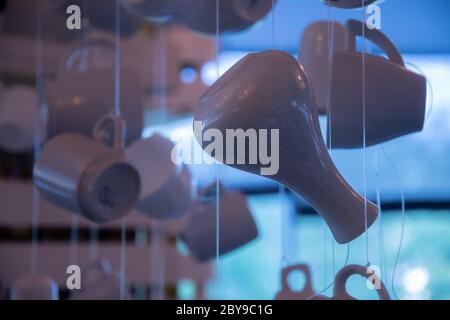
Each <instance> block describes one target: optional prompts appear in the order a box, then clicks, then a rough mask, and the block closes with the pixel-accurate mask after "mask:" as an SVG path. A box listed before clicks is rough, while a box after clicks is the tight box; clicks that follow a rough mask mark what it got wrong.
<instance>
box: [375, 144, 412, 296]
mask: <svg viewBox="0 0 450 320" xmlns="http://www.w3.org/2000/svg"><path fill="white" fill-rule="evenodd" d="M380 148H381V150H382V151H383V154H384V156H385V157H386V159H387V160H388V162H389V163H390V165H391V166H392V169H393V170H394V175H395V177H396V178H397V181H398V183H399V187H400V197H401V203H402V217H401V220H402V222H401V224H402V225H401V229H400V241H399V244H398V248H397V253H396V255H395V261H394V267H393V268H392V275H391V289H392V293H393V294H394V297H395V298H396V299H397V300H400V299H399V297H398V295H397V292H396V290H395V275H396V271H397V266H398V262H399V259H400V253H401V250H402V245H403V238H404V233H405V223H406V210H405V193H404V187H403V182H402V178H401V176H400V174H399V171H398V169H397V166H396V165H395V163H394V161H392V159H391V157H390V156H389V155H388V154H387V152H386V150H385V149H384V148H383V146H380Z"/></svg>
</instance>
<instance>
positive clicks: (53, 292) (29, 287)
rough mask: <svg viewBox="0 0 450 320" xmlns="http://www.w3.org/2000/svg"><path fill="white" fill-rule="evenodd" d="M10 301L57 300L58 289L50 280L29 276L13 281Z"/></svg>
mask: <svg viewBox="0 0 450 320" xmlns="http://www.w3.org/2000/svg"><path fill="white" fill-rule="evenodd" d="M10 298H11V300H58V299H59V289H58V285H57V284H56V282H54V281H53V280H52V279H50V278H48V277H46V276H43V275H38V274H30V275H27V276H24V277H22V278H20V279H18V280H17V281H15V282H14V283H13V284H12V286H11V293H10Z"/></svg>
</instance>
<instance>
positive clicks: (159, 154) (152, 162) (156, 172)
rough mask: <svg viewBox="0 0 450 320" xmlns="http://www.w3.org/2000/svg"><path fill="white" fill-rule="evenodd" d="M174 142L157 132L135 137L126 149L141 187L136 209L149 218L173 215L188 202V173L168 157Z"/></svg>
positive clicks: (185, 206) (177, 214) (163, 217)
mask: <svg viewBox="0 0 450 320" xmlns="http://www.w3.org/2000/svg"><path fill="white" fill-rule="evenodd" d="M174 147H175V146H174V144H173V143H172V142H171V141H170V140H168V139H166V138H164V137H162V136H161V135H159V134H154V135H152V136H151V137H150V138H147V139H143V140H139V141H136V142H135V143H133V144H132V145H131V146H129V147H128V148H127V150H126V154H127V159H128V160H129V161H130V163H132V164H133V165H134V166H135V167H136V169H137V170H138V172H139V176H140V177H141V182H142V188H141V192H140V196H139V202H138V204H137V206H136V209H137V210H138V211H139V212H141V213H143V214H145V215H147V216H149V217H153V218H157V219H173V218H178V217H179V216H180V215H181V214H183V213H184V212H185V211H186V209H187V208H188V207H189V205H190V204H191V189H190V174H189V170H188V168H187V167H186V166H181V167H177V166H176V165H175V164H174V163H173V162H172V159H171V155H172V150H173V149H174Z"/></svg>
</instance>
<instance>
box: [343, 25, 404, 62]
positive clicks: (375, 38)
mask: <svg viewBox="0 0 450 320" xmlns="http://www.w3.org/2000/svg"><path fill="white" fill-rule="evenodd" d="M363 28H364V36H365V37H366V38H367V39H369V40H370V41H372V42H373V43H375V44H376V45H378V46H379V47H380V48H381V49H382V50H383V51H384V52H385V53H386V54H387V56H388V58H389V60H390V61H392V62H394V63H396V64H398V65H400V66H402V67H405V62H404V61H403V57H402V55H401V54H400V52H399V51H398V49H397V48H396V47H395V45H394V44H393V43H392V41H391V40H389V38H388V37H387V36H386V35H385V34H384V33H382V32H381V31H380V30H378V29H369V28H368V27H367V25H366V24H365V23H363V22H361V21H358V20H353V19H351V20H348V21H347V29H348V31H349V35H350V41H349V49H350V50H353V51H355V50H356V37H357V36H362V35H363ZM352 38H353V39H352Z"/></svg>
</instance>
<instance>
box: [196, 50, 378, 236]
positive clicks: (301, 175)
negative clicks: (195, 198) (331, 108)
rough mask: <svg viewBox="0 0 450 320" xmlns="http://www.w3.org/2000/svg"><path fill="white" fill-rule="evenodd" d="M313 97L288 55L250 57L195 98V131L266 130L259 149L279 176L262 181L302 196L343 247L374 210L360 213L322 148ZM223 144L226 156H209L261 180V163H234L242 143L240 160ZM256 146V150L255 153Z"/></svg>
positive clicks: (371, 219) (356, 196) (356, 198)
mask: <svg viewBox="0 0 450 320" xmlns="http://www.w3.org/2000/svg"><path fill="white" fill-rule="evenodd" d="M312 92H313V91H312V88H311V84H310V82H309V79H308V77H307V75H306V73H305V71H304V69H303V67H302V66H301V65H300V63H299V62H298V61H297V59H295V58H294V57H292V56H291V55H289V54H287V53H284V52H281V51H265V52H260V53H253V54H249V55H247V56H246V57H244V58H243V59H241V60H240V61H239V62H237V63H236V64H235V65H234V66H233V67H231V68H230V69H229V70H228V71H227V72H226V73H225V74H224V75H223V76H222V77H220V78H219V79H218V80H217V81H216V82H215V83H214V84H213V85H212V86H211V87H210V88H209V89H208V90H207V92H206V93H205V94H204V95H203V97H201V98H200V100H199V105H198V107H197V109H196V111H195V116H194V120H195V121H196V122H195V123H194V126H195V127H197V126H196V124H197V123H199V122H200V125H199V127H201V132H202V136H203V135H204V134H205V132H208V130H209V129H216V130H214V131H217V130H218V131H219V132H220V133H221V135H222V137H226V136H227V134H226V132H227V130H236V129H242V130H244V131H247V130H257V132H259V135H261V134H264V132H263V133H261V131H260V130H261V129H265V130H267V131H266V134H265V135H266V136H267V135H268V133H269V132H271V134H270V137H266V140H265V142H264V141H263V143H262V146H263V147H265V149H266V151H267V150H272V152H273V153H275V156H273V157H272V158H273V160H274V161H276V160H279V161H278V162H279V170H278V171H277V172H274V174H272V175H267V178H270V179H273V180H276V181H278V182H281V183H283V184H284V185H286V186H287V187H289V188H290V189H292V190H293V191H294V192H296V193H297V194H298V195H300V196H301V197H303V198H304V199H305V200H306V201H307V202H308V203H309V204H310V205H311V206H312V207H313V208H314V209H315V210H316V211H317V212H318V213H319V214H320V215H321V216H322V217H323V218H324V219H325V221H326V223H327V225H328V226H329V228H330V229H331V231H332V233H333V235H334V237H335V239H336V241H338V242H339V243H347V242H349V241H352V240H353V239H355V238H356V237H358V236H359V235H361V234H362V233H363V232H364V231H365V227H366V222H367V227H369V226H370V225H371V224H372V223H373V222H374V221H375V219H376V217H377V213H378V209H377V207H376V206H375V205H374V204H372V203H371V202H367V207H366V208H367V211H365V204H364V202H365V201H367V200H365V199H364V198H363V197H361V196H360V195H359V194H358V193H357V192H356V191H355V190H353V189H352V188H351V186H350V185H349V184H348V183H347V182H346V181H345V179H344V178H343V177H342V176H341V175H340V174H339V172H338V170H337V169H336V167H335V165H334V164H333V161H332V159H331V157H330V155H329V154H328V151H327V149H326V146H325V144H324V142H323V137H322V134H321V131H320V126H319V119H318V114H317V110H316V106H315V103H314V97H313V93H312ZM276 130H278V138H277V134H276V132H277V131H276ZM194 132H195V130H194ZM273 136H275V138H276V139H272V137H273ZM196 139H197V141H198V142H199V144H200V145H201V146H202V147H203V148H204V149H205V148H206V147H208V145H209V144H208V142H205V141H204V139H199V137H198V135H197V134H196ZM272 140H274V142H273V143H272ZM258 144H259V142H258ZM223 145H224V150H220V151H222V152H215V154H213V156H214V157H216V156H217V154H220V153H222V154H223V155H227V158H228V156H230V157H231V158H232V159H231V160H232V162H233V163H230V162H229V161H227V162H226V164H227V165H230V166H232V167H234V168H237V169H240V170H243V171H247V172H251V173H254V174H258V175H261V174H262V169H263V168H265V164H264V162H263V161H262V159H261V158H260V157H259V159H258V161H256V163H251V162H249V161H240V160H242V158H244V159H245V158H247V159H246V160H248V157H247V156H248V155H249V152H250V151H251V150H249V149H250V148H249V147H248V144H246V146H245V155H244V154H239V155H238V154H237V153H236V152H235V150H234V149H233V148H230V150H228V149H227V144H226V143H224V144H223ZM234 147H235V146H234ZM261 148H262V147H261ZM261 148H259V146H258V148H257V150H258V153H259V152H261V150H262V149H261ZM207 149H208V150H205V151H207V152H211V150H213V149H212V148H207ZM252 150H253V148H252ZM274 150H279V152H275V151H274ZM262 153H263V154H264V153H266V152H264V151H263V152H262ZM277 153H278V154H277ZM210 155H211V154H210ZM277 158H278V159H277ZM216 160H218V161H224V160H223V159H221V158H216ZM239 161H240V162H241V163H239ZM242 162H243V163H242ZM271 173H272V172H271ZM366 212H367V216H366V214H365V213H366ZM366 218H367V219H366Z"/></svg>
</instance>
